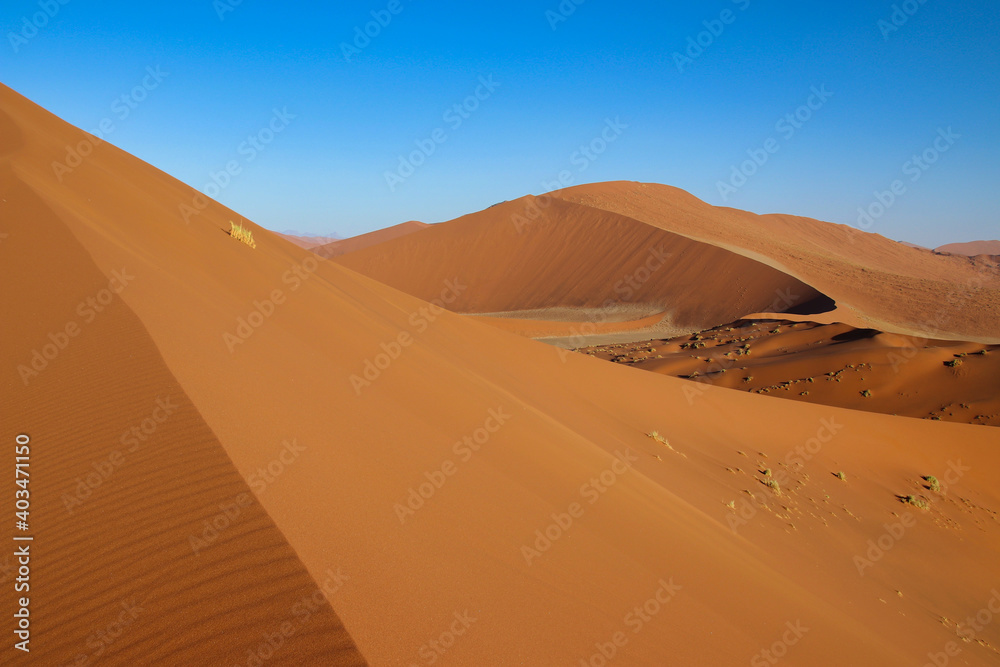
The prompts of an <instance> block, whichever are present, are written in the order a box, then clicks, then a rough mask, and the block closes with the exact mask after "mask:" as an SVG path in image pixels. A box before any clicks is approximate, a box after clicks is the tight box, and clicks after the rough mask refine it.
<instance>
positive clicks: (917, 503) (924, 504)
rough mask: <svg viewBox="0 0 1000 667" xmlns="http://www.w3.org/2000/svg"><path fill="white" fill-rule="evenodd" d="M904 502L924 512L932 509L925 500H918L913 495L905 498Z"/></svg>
mask: <svg viewBox="0 0 1000 667" xmlns="http://www.w3.org/2000/svg"><path fill="white" fill-rule="evenodd" d="M903 502H904V503H907V504H910V505H913V506H914V507H916V508H917V509H922V510H925V509H928V508H929V507H930V505H928V504H927V501H926V500H924V499H923V498H917V497H916V496H912V495H910V496H906V497H905V498H903Z"/></svg>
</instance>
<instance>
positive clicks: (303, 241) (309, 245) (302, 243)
mask: <svg viewBox="0 0 1000 667" xmlns="http://www.w3.org/2000/svg"><path fill="white" fill-rule="evenodd" d="M275 234H277V235H278V236H280V237H281V238H283V239H285V240H286V241H291V242H292V243H294V244H295V245H297V246H298V247H300V248H305V249H306V250H312V249H313V248H318V247H319V246H323V245H327V244H328V243H337V242H338V241H340V240H341V239H335V238H329V237H326V236H296V235H295V234H282V233H281V232H275Z"/></svg>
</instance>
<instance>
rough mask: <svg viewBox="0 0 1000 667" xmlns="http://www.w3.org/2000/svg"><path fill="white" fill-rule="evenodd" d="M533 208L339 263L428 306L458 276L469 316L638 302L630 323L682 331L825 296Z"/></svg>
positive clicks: (600, 214)
mask: <svg viewBox="0 0 1000 667" xmlns="http://www.w3.org/2000/svg"><path fill="white" fill-rule="evenodd" d="M536 204H537V198H534V197H525V198H523V199H519V200H516V201H512V202H505V203H502V204H498V205H496V206H493V207H491V208H489V209H486V210H485V211H480V212H479V213H474V214H471V215H467V216H464V217H462V218H458V219H456V220H452V221H451V222H446V223H440V224H438V225H434V226H433V227H431V228H428V229H425V230H423V231H421V232H420V233H418V234H413V235H410V236H406V237H403V238H399V239H395V240H392V241H387V242H385V243H380V244H378V245H376V246H372V247H370V248H367V249H365V250H360V251H357V252H353V253H350V254H348V255H345V256H343V257H340V258H338V259H337V262H338V263H340V264H342V265H343V266H346V267H348V268H351V269H353V270H355V271H358V272H359V273H363V274H365V275H367V276H370V277H372V278H375V279H376V280H378V281H380V282H383V283H385V284H387V285H391V286H393V287H396V288H397V289H400V290H402V291H405V292H407V293H410V294H413V295H415V296H418V297H420V298H422V299H425V300H428V301H431V300H437V299H441V298H442V285H444V284H445V283H446V281H448V280H450V279H453V280H456V281H457V282H458V283H460V284H461V285H463V286H464V287H465V289H464V290H463V291H461V293H460V294H459V295H458V296H457V298H455V300H454V301H452V302H450V303H448V302H447V297H450V296H451V295H446V299H445V301H446V303H447V307H448V308H449V309H450V310H453V311H458V312H464V313H498V312H504V311H523V310H535V309H543V308H558V307H573V308H597V307H601V306H618V305H633V306H636V307H637V308H638V309H639V310H638V312H637V314H636V317H635V318H633V319H638V318H640V317H644V316H648V315H651V314H655V313H661V312H665V313H666V314H667V316H668V317H669V319H670V320H671V321H672V322H674V323H675V324H677V325H679V326H688V327H692V326H693V327H695V328H703V327H705V326H712V325H715V324H719V323H721V322H726V321H731V320H732V319H734V318H733V317H729V315H730V314H733V315H735V317H740V316H742V315H743V314H745V313H748V312H752V311H756V310H761V309H766V310H785V309H787V308H789V307H793V306H799V307H801V306H806V304H809V303H810V302H814V301H819V300H821V298H822V295H820V294H819V293H818V292H817V291H816V290H814V289H812V288H811V287H809V286H807V285H805V284H803V283H802V282H800V281H799V280H796V279H794V278H791V277H789V276H787V275H785V274H783V273H781V272H780V271H776V270H774V269H772V268H770V267H768V266H765V265H764V264H761V263H759V262H756V261H754V260H751V259H747V258H745V257H742V256H740V255H737V254H734V253H732V252H729V251H728V250H724V249H721V248H717V247H714V246H711V245H708V244H704V243H700V242H697V241H692V240H690V239H687V238H684V237H682V236H678V235H676V234H672V233H670V232H665V231H663V230H660V229H657V228H655V227H653V226H651V225H647V224H644V223H640V222H637V221H635V220H632V219H630V218H627V217H624V216H620V215H615V214H611V213H607V212H604V211H598V210H595V209H591V208H588V207H583V206H577V205H574V204H571V203H567V202H563V201H558V200H552V202H551V204H550V205H549V206H548V207H546V208H544V209H535V208H534V206H535V205H536ZM532 211H534V212H535V213H534V214H533V215H534V218H533V219H529V218H528V217H527V216H528V215H532ZM727 318H728V319H727ZM540 319H544V318H540Z"/></svg>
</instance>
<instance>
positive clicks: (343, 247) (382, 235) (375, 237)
mask: <svg viewBox="0 0 1000 667" xmlns="http://www.w3.org/2000/svg"><path fill="white" fill-rule="evenodd" d="M427 226H428V225H427V224H426V223H423V222H417V221H416V220H410V221H409V222H401V223H400V224H398V225H393V226H392V227H386V228H385V229H378V230H376V231H374V232H369V233H367V234H361V235H360V236H352V237H351V238H348V239H338V240H336V241H330V242H328V243H323V244H319V245H317V246H312V247H310V248H308V249H309V250H312V251H314V252H315V253H316V254H317V255H319V256H321V257H326V258H331V257H339V256H340V255H345V254H347V253H349V252H354V251H356V250H363V249H365V248H367V247H369V246H373V245H376V244H378V243H382V242H384V241H391V240H392V239H395V238H399V237H401V236H406V235H407V234H412V233H413V232H416V231H420V230H421V229H423V228H424V227H427Z"/></svg>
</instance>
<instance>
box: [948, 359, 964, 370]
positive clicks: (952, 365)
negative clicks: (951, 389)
mask: <svg viewBox="0 0 1000 667" xmlns="http://www.w3.org/2000/svg"><path fill="white" fill-rule="evenodd" d="M944 365H945V366H948V367H949V368H957V367H959V366H961V365H962V360H961V359H952V360H951V361H946V362H944Z"/></svg>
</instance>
